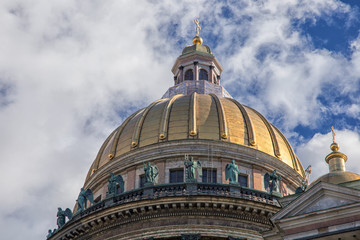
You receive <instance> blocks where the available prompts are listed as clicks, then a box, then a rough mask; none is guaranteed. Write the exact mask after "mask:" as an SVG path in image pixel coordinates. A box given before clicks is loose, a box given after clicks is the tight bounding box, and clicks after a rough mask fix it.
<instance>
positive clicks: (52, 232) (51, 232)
mask: <svg viewBox="0 0 360 240" xmlns="http://www.w3.org/2000/svg"><path fill="white" fill-rule="evenodd" d="M55 233H56V229H54V231H51V229H49V231H48V235H46V238H49V237H51V236H52V235H54V234H55Z"/></svg>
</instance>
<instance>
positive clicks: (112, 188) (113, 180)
mask: <svg viewBox="0 0 360 240" xmlns="http://www.w3.org/2000/svg"><path fill="white" fill-rule="evenodd" d="M117 184H119V187H120V193H122V192H124V180H123V178H122V177H121V175H120V174H119V175H117V176H115V175H114V174H113V173H112V172H110V178H109V183H108V192H107V193H106V195H112V194H117Z"/></svg>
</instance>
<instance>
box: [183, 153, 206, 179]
mask: <svg viewBox="0 0 360 240" xmlns="http://www.w3.org/2000/svg"><path fill="white" fill-rule="evenodd" d="M184 165H185V179H186V182H196V172H197V174H198V175H199V176H200V177H201V176H202V167H201V163H200V161H194V158H193V157H192V156H189V155H187V154H185V161H184Z"/></svg>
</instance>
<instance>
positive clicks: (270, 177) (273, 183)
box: [264, 169, 281, 194]
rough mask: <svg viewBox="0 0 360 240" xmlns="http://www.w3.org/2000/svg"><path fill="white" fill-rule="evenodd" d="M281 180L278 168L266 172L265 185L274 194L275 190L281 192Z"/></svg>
mask: <svg viewBox="0 0 360 240" xmlns="http://www.w3.org/2000/svg"><path fill="white" fill-rule="evenodd" d="M280 180H281V176H279V175H278V174H277V173H276V169H275V170H274V171H273V172H272V173H271V174H269V173H265V175H264V185H265V189H266V190H268V191H269V192H270V194H272V193H273V192H274V191H275V192H279V189H278V188H279V181H280Z"/></svg>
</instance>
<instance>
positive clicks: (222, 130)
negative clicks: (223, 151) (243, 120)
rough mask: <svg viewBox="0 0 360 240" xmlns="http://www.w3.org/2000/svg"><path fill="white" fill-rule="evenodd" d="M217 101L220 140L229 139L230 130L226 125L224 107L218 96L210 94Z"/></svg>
mask: <svg viewBox="0 0 360 240" xmlns="http://www.w3.org/2000/svg"><path fill="white" fill-rule="evenodd" d="M209 95H210V96H211V97H212V98H213V99H214V101H215V104H216V108H217V113H218V119H219V126H220V139H227V137H228V129H227V124H226V116H225V112H224V107H223V105H222V103H221V101H220V99H219V97H218V96H216V95H215V94H209Z"/></svg>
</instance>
